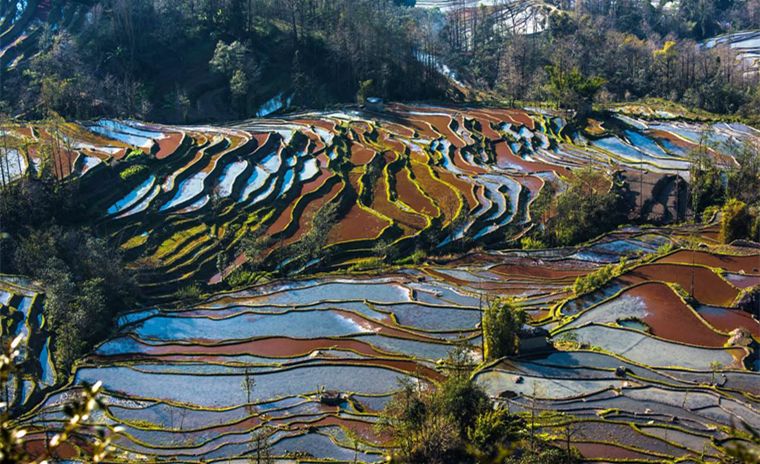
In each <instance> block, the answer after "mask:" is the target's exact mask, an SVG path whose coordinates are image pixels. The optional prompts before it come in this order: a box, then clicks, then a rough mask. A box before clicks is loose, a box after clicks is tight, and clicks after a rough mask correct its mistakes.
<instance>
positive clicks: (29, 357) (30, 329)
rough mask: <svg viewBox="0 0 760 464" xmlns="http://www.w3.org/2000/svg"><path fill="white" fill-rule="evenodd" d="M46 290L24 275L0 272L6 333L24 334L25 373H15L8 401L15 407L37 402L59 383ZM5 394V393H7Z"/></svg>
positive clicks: (11, 336) (0, 303) (12, 336)
mask: <svg viewBox="0 0 760 464" xmlns="http://www.w3.org/2000/svg"><path fill="white" fill-rule="evenodd" d="M43 299H44V294H42V291H41V290H40V289H39V288H37V287H36V285H35V284H34V283H32V282H30V281H28V280H27V279H25V278H22V277H15V276H6V275H0V315H1V316H2V322H3V324H2V327H0V331H1V333H2V335H3V337H7V339H9V340H10V339H15V338H16V337H23V338H22V341H21V344H20V345H19V348H18V350H19V356H18V358H17V360H18V361H19V362H20V363H22V364H23V365H24V369H23V373H19V374H12V375H11V379H10V381H9V387H10V388H9V391H8V392H6V394H7V395H8V396H7V401H8V403H9V404H10V405H12V407H16V408H25V407H30V406H31V405H34V404H35V403H36V402H38V401H39V400H40V399H41V398H42V394H43V393H44V392H45V391H47V390H50V387H52V386H54V385H55V384H56V381H57V380H60V379H57V378H56V372H55V368H54V367H53V359H52V357H51V356H52V355H51V350H50V339H49V336H48V332H47V330H46V326H45V317H44V315H43V314H42V306H43ZM4 398H5V397H4Z"/></svg>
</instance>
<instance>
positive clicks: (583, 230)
mask: <svg viewBox="0 0 760 464" xmlns="http://www.w3.org/2000/svg"><path fill="white" fill-rule="evenodd" d="M632 206H633V204H632V201H631V198H630V197H628V196H627V195H626V186H625V185H624V184H623V183H622V182H621V181H620V180H618V179H616V178H614V177H610V176H608V175H607V174H605V173H604V172H603V171H600V170H598V169H596V168H591V167H586V168H581V169H577V170H575V171H574V173H573V177H572V178H571V179H570V180H569V185H568V187H567V189H566V190H565V191H564V192H562V193H560V194H559V195H558V196H557V197H556V199H555V204H554V215H553V216H552V217H551V219H549V221H548V223H547V225H546V231H545V236H546V238H547V241H548V242H550V243H553V244H556V245H572V244H577V243H580V242H583V241H585V240H588V239H591V238H593V237H596V236H598V235H600V234H602V233H605V232H609V231H610V230H612V229H614V228H615V227H617V226H619V225H620V224H623V223H625V222H626V221H627V220H628V213H629V212H630V211H631V209H632Z"/></svg>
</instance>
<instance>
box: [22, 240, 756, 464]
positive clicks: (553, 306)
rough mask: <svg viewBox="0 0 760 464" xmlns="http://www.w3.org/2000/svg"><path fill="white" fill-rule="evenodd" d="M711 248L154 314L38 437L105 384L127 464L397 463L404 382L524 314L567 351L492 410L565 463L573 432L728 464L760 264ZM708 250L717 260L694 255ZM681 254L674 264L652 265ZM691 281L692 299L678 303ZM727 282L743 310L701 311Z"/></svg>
mask: <svg viewBox="0 0 760 464" xmlns="http://www.w3.org/2000/svg"><path fill="white" fill-rule="evenodd" d="M711 235H712V231H711V230H710V229H709V228H706V229H704V228H703V229H698V230H697V229H683V228H660V229H651V228H650V229H645V230H640V229H636V228H629V229H624V230H620V231H618V232H616V233H613V234H610V235H608V236H606V237H603V238H601V239H599V240H597V241H595V242H592V243H590V244H588V245H587V246H583V247H580V248H568V249H553V250H543V251H535V252H525V251H509V252H488V253H479V254H472V255H466V256H464V257H462V258H459V259H456V260H454V261H450V262H448V263H446V264H439V265H435V266H425V267H421V268H408V269H400V270H398V271H395V272H392V273H387V274H384V275H361V274H359V275H354V276H350V277H349V276H345V275H324V276H321V277H314V278H305V279H298V280H278V281H273V282H270V283H267V284H263V285H260V286H256V287H253V288H250V289H248V290H243V291H238V292H233V293H224V294H218V295H216V296H214V297H211V298H209V299H208V300H206V301H205V302H203V303H201V304H199V305H196V306H192V307H178V308H175V309H168V308H166V309H161V308H151V309H147V310H141V311H137V312H134V313H130V314H126V315H124V316H122V317H121V318H120V320H119V330H118V333H117V334H116V335H115V336H114V337H113V338H112V339H110V340H108V341H106V342H105V343H103V344H101V345H100V346H99V347H98V348H97V349H96V350H95V352H94V353H93V354H92V355H90V356H89V357H87V358H86V359H85V360H83V362H82V363H80V364H79V365H78V367H77V368H76V371H75V380H74V382H73V383H72V385H71V386H69V387H67V388H64V389H63V390H62V391H59V392H53V393H51V394H50V395H49V396H48V397H47V398H46V399H45V401H44V402H43V403H42V405H41V406H40V407H39V408H37V409H35V410H34V411H32V412H30V413H29V415H28V416H27V418H26V420H27V421H28V422H29V423H30V424H36V425H40V426H41V425H43V424H44V425H47V426H53V427H57V426H59V425H60V421H61V420H62V417H63V416H62V415H61V410H60V408H61V404H62V402H64V401H65V400H66V399H67V398H69V397H70V396H71V395H72V394H73V393H74V392H75V391H76V385H77V384H78V383H79V382H82V381H90V382H93V381H96V380H102V381H103V382H104V385H105V393H104V394H105V398H106V399H107V401H108V403H109V404H110V405H111V406H110V409H109V411H108V412H107V413H104V415H102V416H99V417H96V418H93V419H92V420H96V421H105V422H107V423H111V424H120V425H123V426H124V427H125V432H124V433H123V434H122V435H121V436H120V437H119V438H118V439H117V447H118V453H117V460H125V461H130V462H134V461H136V460H144V459H171V460H172V461H173V462H214V461H219V462H222V461H223V462H228V461H233V462H235V461H236V460H239V461H240V462H242V461H243V460H244V459H246V457H252V456H255V454H256V448H257V446H258V445H257V443H259V444H260V443H261V441H260V440H259V441H257V440H256V438H255V437H256V436H257V434H259V433H266V434H271V444H272V452H273V454H274V455H276V456H278V457H283V458H285V457H290V458H293V459H295V460H303V461H313V460H315V459H317V460H320V459H324V460H328V461H329V460H337V461H353V460H354V459H357V460H359V461H367V462H373V461H379V460H382V459H383V453H384V452H385V451H387V447H388V446H390V444H389V443H388V441H387V437H384V436H383V434H382V433H380V432H379V431H378V430H377V429H376V428H375V427H374V424H375V423H376V422H377V421H378V415H379V413H380V411H381V410H382V408H383V407H384V405H385V404H387V402H388V401H389V400H390V399H391V395H392V394H393V393H394V392H395V391H396V390H397V389H398V388H399V383H398V382H399V381H400V380H401V379H408V380H412V381H414V382H423V383H434V382H437V381H439V380H440V379H441V375H442V374H441V373H440V372H439V370H438V368H437V367H438V362H439V360H441V359H442V358H444V357H445V356H446V355H447V353H448V352H450V351H451V350H453V349H454V347H455V346H456V345H458V344H461V343H468V344H469V345H470V350H471V351H472V353H473V356H474V359H476V360H477V359H478V358H479V357H480V356H481V355H480V353H481V348H480V330H479V327H480V308H481V305H482V301H483V299H487V298H489V297H494V296H503V295H512V296H514V297H517V298H518V301H519V304H520V305H521V306H523V307H524V308H525V309H527V310H528V312H529V313H530V314H531V317H532V319H533V321H532V324H534V325H536V326H539V327H541V328H543V329H545V330H547V331H548V332H549V333H550V337H551V341H552V342H554V344H555V348H548V347H546V349H535V348H534V349H533V350H531V349H527V348H526V350H525V351H524V353H523V355H521V356H520V357H518V358H513V359H509V360H506V361H501V362H498V363H495V364H490V365H485V366H484V367H482V368H481V369H480V370H479V371H478V372H477V373H476V374H475V378H476V379H477V381H478V382H479V383H480V384H482V385H483V386H484V388H485V389H486V390H487V391H488V392H489V394H491V395H492V396H494V397H497V398H500V401H502V402H503V403H504V404H505V405H506V406H507V407H508V408H509V409H510V410H511V411H513V412H521V413H525V414H526V417H531V416H535V417H538V418H539V419H537V422H536V423H535V425H536V426H537V427H539V428H540V430H541V431H543V432H545V433H547V434H549V435H548V436H550V437H554V438H555V439H556V441H557V443H558V444H560V445H561V444H562V443H563V441H562V440H563V438H562V437H563V436H564V435H563V434H565V433H566V430H567V429H568V428H570V429H571V430H572V432H573V433H572V437H573V438H572V442H573V445H574V446H576V447H578V448H579V449H580V451H581V452H582V453H583V454H584V456H585V457H586V459H588V460H589V461H594V460H601V461H620V460H622V461H625V462H662V461H663V460H669V459H686V460H689V459H696V458H703V459H706V460H707V461H714V460H716V459H717V457H718V455H719V452H718V450H717V448H716V445H717V444H719V443H720V442H721V440H722V439H725V438H726V437H727V435H726V430H727V427H730V426H731V425H732V424H733V423H734V422H735V421H736V420H739V419H741V420H743V421H745V422H747V423H749V424H758V423H759V421H760V418H759V417H758V412H757V407H758V404H757V395H758V394H759V393H760V391H758V385H760V382H758V379H759V378H760V377H758V374H757V372H756V371H755V370H756V367H757V366H756V362H757V361H756V355H755V354H754V351H753V349H752V347H755V346H756V343H757V339H758V336H760V324H759V323H758V321H757V320H756V319H754V318H753V317H752V315H751V313H749V312H745V311H746V310H747V309H751V308H743V309H742V308H741V307H738V306H737V304H738V302H739V301H740V299H737V298H736V297H737V296H738V295H739V294H740V293H741V289H742V288H748V286H750V285H756V284H757V282H758V281H760V254H758V253H757V250H753V249H745V248H737V247H731V248H725V247H723V248H718V247H716V246H715V245H714V243H713V241H712V239H711ZM695 237H698V238H699V240H700V241H701V242H702V243H703V244H704V246H703V247H702V249H701V250H700V251H697V250H690V249H679V248H680V246H682V244H683V243H685V242H687V241H690V240H691V241H693V239H694V238H695ZM665 244H670V245H672V246H674V249H675V250H676V251H673V252H670V253H667V254H660V255H652V254H651V253H653V252H654V250H657V249H658V248H659V249H662V247H663V245H665ZM623 257H626V258H629V259H630V260H632V261H630V263H631V264H630V265H629V267H628V270H627V271H626V272H625V273H623V274H622V275H621V276H620V277H618V278H616V279H615V280H613V281H611V282H609V283H608V284H606V285H604V286H603V287H601V288H599V289H598V290H596V291H593V292H592V293H588V294H582V295H575V294H573V292H572V290H569V287H570V286H571V285H572V282H573V281H574V279H575V278H576V277H577V276H582V275H586V274H588V273H590V272H593V271H594V270H596V269H599V268H600V266H602V265H604V263H609V262H618V261H620V259H621V258H623ZM642 257H643V258H642ZM673 266H679V267H682V268H683V270H681V271H680V272H673V271H672V269H671V267H673ZM691 275H693V276H694V279H695V280H694V282H695V285H694V289H695V291H694V292H689V290H688V287H678V286H677V285H678V284H679V283H683V280H684V279H685V280H687V281H688V280H689V278H690V276H691ZM737 276H741V279H740V280H739V279H737V278H736V277H737ZM642 279H645V281H644V282H642ZM716 279H717V280H720V281H721V282H722V284H721V285H722V286H723V287H724V288H725V290H722V291H721V292H720V297H721V298H725V300H721V301H715V299H716V298H717V297H718V296H717V295H714V294H712V293H709V292H708V293H704V292H702V293H700V289H703V288H706V287H708V286H713V285H715V284H714V282H713V281H715V280H716ZM732 282H733V283H732ZM679 289H680V290H679ZM682 292H683V293H682ZM331 398H332V399H334V400H332V399H331ZM536 411H537V412H541V413H542V414H535V413H536ZM262 431H266V432H262ZM32 437H33V441H32V445H31V446H35V443H38V442H39V444H40V445H41V443H42V440H43V439H44V437H43V436H42V435H34V434H33V435H32ZM35 440H36V441H35ZM67 453H68V454H72V455H73V453H76V449H75V448H73V447H72V448H71V449H68V450H66V451H65V453H63V454H64V455H65V454H67Z"/></svg>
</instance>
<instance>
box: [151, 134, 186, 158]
mask: <svg viewBox="0 0 760 464" xmlns="http://www.w3.org/2000/svg"><path fill="white" fill-rule="evenodd" d="M183 138H184V134H181V133H179V132H172V133H170V134H168V136H167V137H166V138H164V139H160V140H158V152H156V159H165V158H168V157H169V156H171V155H172V154H173V153H174V152H176V151H177V148H179V145H180V143H182V139H183Z"/></svg>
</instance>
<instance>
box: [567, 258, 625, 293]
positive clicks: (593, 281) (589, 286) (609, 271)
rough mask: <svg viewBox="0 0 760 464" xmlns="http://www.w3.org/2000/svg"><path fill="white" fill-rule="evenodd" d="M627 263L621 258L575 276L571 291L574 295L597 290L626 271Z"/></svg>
mask: <svg viewBox="0 0 760 464" xmlns="http://www.w3.org/2000/svg"><path fill="white" fill-rule="evenodd" d="M627 264H628V261H627V260H626V258H622V259H621V260H620V262H619V263H617V264H608V265H606V266H602V267H600V268H599V269H597V270H595V271H594V272H591V273H589V274H586V275H583V276H579V277H577V278H576V279H575V283H573V292H574V293H575V294H576V295H583V294H584V293H590V292H593V291H595V290H598V289H599V288H601V287H603V286H604V285H605V284H607V282H609V281H610V280H612V279H614V278H616V277H618V276H620V275H622V274H623V273H624V272H625V271H626V266H627Z"/></svg>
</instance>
